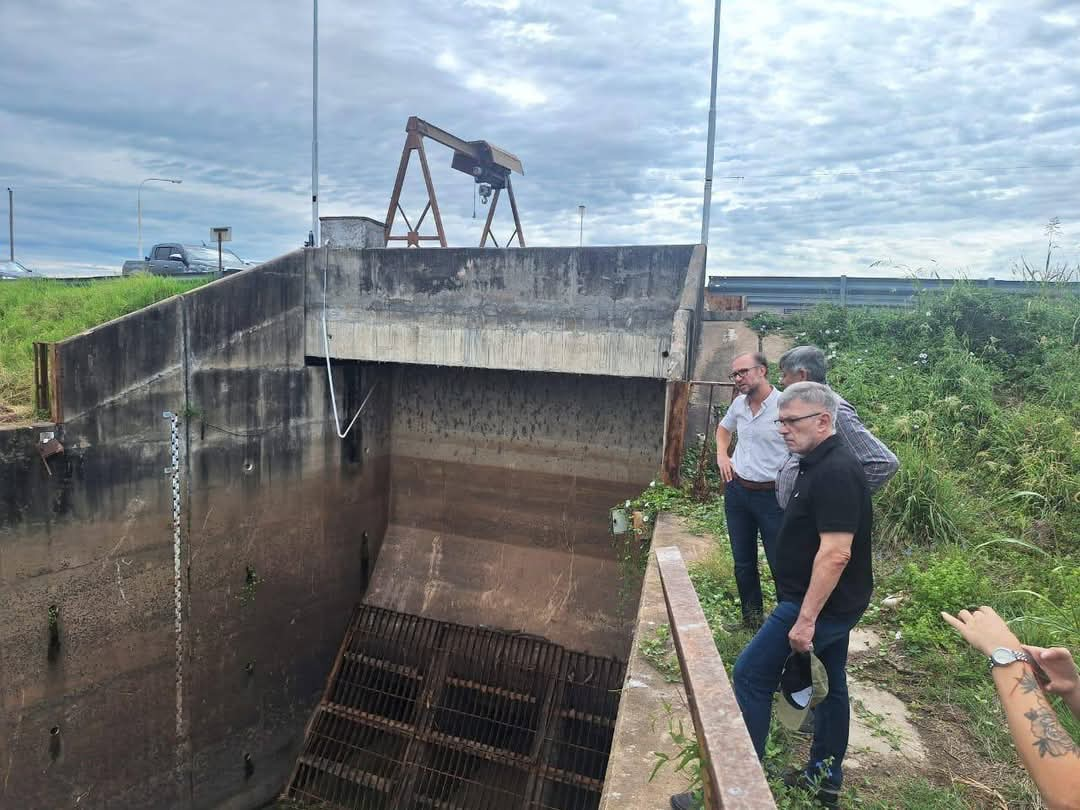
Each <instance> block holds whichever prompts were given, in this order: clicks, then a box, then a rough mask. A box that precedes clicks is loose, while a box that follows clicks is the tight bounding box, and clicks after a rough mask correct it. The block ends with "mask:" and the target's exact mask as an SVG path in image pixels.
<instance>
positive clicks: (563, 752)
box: [286, 606, 625, 810]
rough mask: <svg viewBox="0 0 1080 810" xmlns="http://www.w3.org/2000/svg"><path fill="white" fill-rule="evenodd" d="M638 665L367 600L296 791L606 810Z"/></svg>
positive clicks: (367, 802)
mask: <svg viewBox="0 0 1080 810" xmlns="http://www.w3.org/2000/svg"><path fill="white" fill-rule="evenodd" d="M624 675H625V665H624V664H623V663H621V662H619V661H616V660H614V659H608V658H597V657H595V656H590V655H585V654H583V653H575V652H571V651H569V650H567V649H565V648H563V647H560V646H559V645H557V644H552V643H551V642H549V641H546V640H544V639H540V638H536V637H533V636H525V635H515V634H512V633H505V632H501V631H495V630H488V629H480V628H470V627H464V626H461V625H456V624H450V623H448V622H438V621H434V620H431V619H424V618H420V617H418V616H410V615H407V614H404V613H396V612H394V611H390V610H384V609H382V608H374V607H369V606H360V607H359V608H357V611H356V613H355V615H354V616H353V620H352V622H351V624H350V626H349V629H348V631H347V633H346V636H345V641H344V642H343V644H342V648H341V651H340V652H339V654H338V659H337V661H336V662H335V663H334V668H333V671H332V672H331V675H330V679H329V682H328V684H327V688H326V692H325V694H324V696H323V700H322V702H321V703H320V704H319V706H318V708H317V709H316V710H315V714H314V716H313V717H312V719H311V721H310V723H309V724H308V730H307V734H306V737H305V740H304V747H303V749H302V751H301V754H300V757H299V759H298V761H297V764H296V768H295V770H294V771H293V775H292V778H291V779H290V780H289V786H288V789H287V790H286V795H287V796H288V797H291V798H294V799H299V800H302V801H310V802H312V804H314V805H316V806H319V807H337V808H348V809H349V810H421V808H438V809H439V810H444V809H445V810H485V808H492V810H495V808H498V810H515V809H516V808H520V810H592V809H593V808H596V807H598V806H599V803H600V793H601V790H602V789H603V784H604V773H605V771H606V770H607V760H608V752H609V750H610V747H611V737H612V732H613V729H614V725H615V716H616V713H617V712H618V708H619V696H620V690H621V688H622V682H623V677H624Z"/></svg>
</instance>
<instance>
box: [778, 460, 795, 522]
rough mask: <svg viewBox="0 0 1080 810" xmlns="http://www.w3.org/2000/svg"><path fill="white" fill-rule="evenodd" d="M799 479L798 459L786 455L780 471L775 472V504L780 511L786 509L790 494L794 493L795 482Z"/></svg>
mask: <svg viewBox="0 0 1080 810" xmlns="http://www.w3.org/2000/svg"><path fill="white" fill-rule="evenodd" d="M798 477H799V457H798V456H797V455H795V454H794V453H788V455H787V458H786V459H784V463H783V464H781V465H780V469H779V470H777V471H776V502H777V503H778V504H780V508H781V509H786V508H787V505H788V501H790V500H791V493H792V492H794V491H795V481H796V479H797V478H798Z"/></svg>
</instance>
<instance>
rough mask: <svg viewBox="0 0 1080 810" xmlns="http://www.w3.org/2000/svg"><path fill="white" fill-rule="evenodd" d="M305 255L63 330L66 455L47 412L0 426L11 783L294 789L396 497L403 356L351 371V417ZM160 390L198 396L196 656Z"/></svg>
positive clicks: (40, 799) (46, 790) (169, 401)
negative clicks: (356, 427) (53, 442)
mask: <svg viewBox="0 0 1080 810" xmlns="http://www.w3.org/2000/svg"><path fill="white" fill-rule="evenodd" d="M302 271H303V262H302V257H301V256H299V255H294V256H292V257H285V258H283V259H281V260H278V261H275V262H270V263H268V264H265V265H262V266H261V267H259V268H257V269H254V270H252V271H248V272H245V273H242V274H238V275H236V276H233V277H230V278H227V279H224V280H222V281H219V282H215V283H214V284H211V285H208V286H206V287H204V288H200V289H199V290H197V291H195V292H193V293H189V294H187V295H185V296H183V297H179V298H173V299H169V300H167V301H164V302H161V303H160V304H158V305H156V306H154V307H151V308H149V309H146V310H142V311H140V312H138V313H135V314H133V315H130V316H128V317H126V318H124V319H121V320H120V321H118V322H114V323H112V324H108V325H106V326H103V327H101V328H99V329H96V330H93V331H91V332H88V333H85V334H83V335H80V336H77V337H75V338H72V339H71V340H69V341H65V342H64V343H62V344H61V345H60V347H59V353H60V357H61V361H62V364H61V370H62V376H61V379H60V388H59V391H58V392H57V393H58V394H59V397H60V409H61V414H60V415H61V418H62V422H63V424H62V426H61V427H60V428H59V436H60V438H61V441H62V442H63V444H64V446H65V453H64V454H63V455H60V456H54V457H53V458H51V459H49V465H50V469H51V472H52V475H51V476H50V475H49V473H48V472H47V471H46V470H45V468H44V466H43V465H42V462H41V459H40V458H39V457H38V454H37V451H36V450H35V449H34V443H35V442H36V440H37V438H38V436H37V431H33V430H23V431H4V432H3V433H0V445H2V447H0V482H2V483H3V487H2V489H0V492H2V501H0V615H2V616H3V617H4V621H3V622H2V623H0V650H2V651H3V654H2V658H0V701H2V707H3V711H2V712H0V806H3V807H13V808H15V807H17V808H20V809H22V808H25V809H26V810H33V809H34V808H42V810H46V809H47V810H52V809H53V808H58V807H71V806H75V805H76V804H77V805H78V807H79V808H80V809H81V808H85V807H90V808H94V807H155V808H194V807H198V808H203V807H207V808H208V807H215V806H217V805H218V804H219V803H221V802H223V801H225V800H226V799H229V798H231V799H233V800H234V801H238V802H240V803H241V804H242V805H245V806H248V807H251V806H256V805H258V804H259V803H260V802H264V801H266V800H268V799H270V798H272V797H273V796H274V795H275V794H276V792H277V791H278V790H279V789H280V787H281V784H282V782H283V780H284V778H285V775H286V773H287V770H288V768H289V766H290V765H291V760H292V752H293V749H294V747H295V746H296V745H297V744H298V743H299V734H300V731H301V730H302V728H303V724H304V722H305V721H306V718H307V715H308V712H309V711H310V708H311V706H312V705H313V702H314V700H315V698H316V696H317V693H318V691H319V689H320V688H321V686H322V684H323V682H324V679H325V677H326V673H327V668H328V667H329V664H330V661H331V660H332V657H333V654H334V652H335V651H336V649H337V646H338V644H339V643H340V638H341V633H342V630H343V628H344V626H345V623H346V621H347V619H348V615H349V608H350V607H351V605H352V604H353V603H354V602H355V601H357V600H358V599H359V598H360V596H361V595H362V593H363V588H364V579H365V573H366V570H365V569H370V568H371V567H373V566H374V561H375V556H376V555H377V552H378V543H379V541H380V540H381V537H382V534H383V532H384V530H385V526H386V523H387V514H388V511H387V510H388V504H389V491H388V488H389V461H388V454H389V438H388V436H389V416H388V414H389V398H390V390H391V386H390V383H389V377H388V375H387V374H386V372H385V370H381V369H377V368H367V369H365V368H362V367H360V366H359V365H355V364H354V365H350V366H344V367H340V368H338V369H337V370H336V371H335V373H336V375H337V383H338V390H339V396H344V398H345V399H346V400H347V402H346V403H345V406H346V407H349V406H352V407H355V405H356V404H358V403H359V401H360V397H361V396H362V395H363V394H365V393H366V392H367V390H368V389H369V387H370V385H372V384H376V383H380V384H381V387H380V388H378V389H377V390H376V393H375V394H374V395H373V398H372V401H371V403H370V405H369V410H368V411H367V412H366V413H365V417H364V418H363V419H362V420H361V423H360V432H359V433H358V434H357V435H356V436H355V437H354V438H353V439H352V440H351V441H346V442H342V441H341V440H339V439H338V438H337V437H336V436H335V435H334V434H333V432H332V428H330V427H329V425H328V420H327V390H326V382H325V369H320V368H317V367H316V368H309V367H306V366H305V361H304V353H303V323H304V282H303V272H302ZM164 410H171V411H174V412H177V413H180V414H182V415H185V416H186V418H185V419H184V420H183V422H182V434H181V444H180V447H179V453H180V463H181V467H182V469H183V473H184V487H183V490H182V493H181V494H182V499H183V505H182V511H181V521H182V527H183V540H182V546H181V557H180V571H181V577H180V585H181V594H182V607H181V611H180V615H179V621H180V624H181V628H182V633H181V636H180V637H181V640H182V648H181V653H182V658H181V663H182V667H181V668H180V669H179V670H178V667H177V654H176V647H175V641H176V633H175V627H176V623H177V615H176V612H175V609H174V585H175V580H174V559H173V556H174V555H173V541H172V504H171V491H170V486H169V479H168V478H166V477H165V475H164V474H163V471H164V469H165V468H166V467H168V466H169V465H170V463H171V462H170V447H169V431H168V422H167V421H166V420H164V419H163V418H162V411H164ZM365 532H366V533H367V534H368V541H367V542H366V559H365V541H364V538H363V535H364V533H365ZM249 569H250V571H251V580H250V582H249V575H248V570H249ZM51 605H55V606H56V609H57V613H56V616H57V621H56V627H57V630H58V639H59V647H58V649H56V650H53V651H52V652H51V653H50V649H49V624H50V621H49V615H50V606H51ZM249 665H250V667H249ZM178 714H179V718H178ZM178 720H179V723H180V732H179V734H178V733H177V722H178ZM53 729H55V730H56V733H55V734H54V733H51V731H52V730H53ZM245 754H247V755H250V758H251V760H250V762H251V765H252V766H253V768H254V770H253V772H251V773H250V774H246V772H245V764H244V755H245Z"/></svg>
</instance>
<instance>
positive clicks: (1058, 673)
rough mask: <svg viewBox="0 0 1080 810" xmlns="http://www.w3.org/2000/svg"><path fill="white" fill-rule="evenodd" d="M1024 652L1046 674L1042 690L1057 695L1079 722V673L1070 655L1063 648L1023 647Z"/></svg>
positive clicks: (1026, 645)
mask: <svg viewBox="0 0 1080 810" xmlns="http://www.w3.org/2000/svg"><path fill="white" fill-rule="evenodd" d="M1024 652H1026V653H1027V654H1028V655H1030V656H1031V657H1032V658H1034V659H1035V661H1036V663H1038V665H1039V666H1040V667H1041V668H1042V671H1043V672H1044V673H1046V677H1047V679H1048V680H1047V682H1046V683H1045V684H1044V685H1043V688H1044V689H1045V690H1046V691H1047V692H1049V693H1050V694H1052V695H1058V696H1059V697H1060V698H1061V699H1062V701H1063V702H1064V703H1065V705H1066V706H1068V707H1069V711H1070V712H1072V716H1073V717H1075V718H1076V719H1077V720H1080V672H1077V671H1076V662H1075V661H1073V657H1072V654H1071V653H1070V652H1069V651H1068V650H1066V649H1065V648H1064V647H1051V648H1050V649H1045V648H1043V647H1032V646H1030V645H1028V644H1025V645H1024Z"/></svg>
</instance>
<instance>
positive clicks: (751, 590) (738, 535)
mask: <svg viewBox="0 0 1080 810" xmlns="http://www.w3.org/2000/svg"><path fill="white" fill-rule="evenodd" d="M724 515H725V516H726V517H727V529H728V536H729V537H730V538H731V556H732V558H733V559H734V560H735V585H736V586H737V587H738V589H739V602H740V603H741V604H742V612H743V616H745V617H750V616H754V615H756V616H760V615H761V613H762V603H761V577H760V575H759V573H758V550H757V548H758V547H757V539H758V534H759V533H760V534H761V544H762V545H763V546H764V547H765V559H766V560H767V561H768V563H769V573H770V575H771V574H772V571H773V562H774V560H773V554H774V553H775V551H776V535H777V533H778V532H779V531H780V523H781V521H782V520H783V519H784V510H783V509H781V508H780V504H778V503H777V502H776V492H774V491H771V490H751V489H747V488H746V487H744V486H743V485H742V484H740V483H739V482H738V481H734V480H733V481H729V482H728V483H727V484H726V485H725V486H724Z"/></svg>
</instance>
